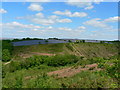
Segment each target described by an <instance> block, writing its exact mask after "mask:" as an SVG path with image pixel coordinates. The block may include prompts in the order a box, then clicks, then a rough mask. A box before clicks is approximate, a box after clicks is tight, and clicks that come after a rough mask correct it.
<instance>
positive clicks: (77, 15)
mask: <svg viewBox="0 0 120 90" xmlns="http://www.w3.org/2000/svg"><path fill="white" fill-rule="evenodd" d="M53 13H54V14H57V15H65V16H68V17H86V16H87V13H85V12H74V13H72V12H70V11H69V10H65V11H64V12H61V11H55V12H53Z"/></svg>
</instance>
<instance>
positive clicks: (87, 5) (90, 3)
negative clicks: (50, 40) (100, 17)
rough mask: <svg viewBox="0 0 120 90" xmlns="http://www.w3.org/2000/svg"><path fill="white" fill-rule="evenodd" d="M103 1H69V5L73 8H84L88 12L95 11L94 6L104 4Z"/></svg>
mask: <svg viewBox="0 0 120 90" xmlns="http://www.w3.org/2000/svg"><path fill="white" fill-rule="evenodd" d="M102 1H103V0H74V1H73V0H67V2H66V3H67V4H68V5H71V6H76V7H79V8H84V9H86V10H88V9H93V8H94V6H93V4H94V3H95V4H99V3H100V2H102Z"/></svg>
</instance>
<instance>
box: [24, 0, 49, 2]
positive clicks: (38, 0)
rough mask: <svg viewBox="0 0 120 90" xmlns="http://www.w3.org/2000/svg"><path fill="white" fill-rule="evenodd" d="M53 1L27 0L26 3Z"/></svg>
mask: <svg viewBox="0 0 120 90" xmlns="http://www.w3.org/2000/svg"><path fill="white" fill-rule="evenodd" d="M50 1H51V0H26V2H50Z"/></svg>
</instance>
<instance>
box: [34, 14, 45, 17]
mask: <svg viewBox="0 0 120 90" xmlns="http://www.w3.org/2000/svg"><path fill="white" fill-rule="evenodd" d="M35 16H36V17H38V18H44V15H43V13H37V14H35Z"/></svg>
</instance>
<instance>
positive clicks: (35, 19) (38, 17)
mask: <svg viewBox="0 0 120 90" xmlns="http://www.w3.org/2000/svg"><path fill="white" fill-rule="evenodd" d="M16 19H26V20H28V21H30V22H32V23H36V24H42V25H52V24H55V23H71V22H72V20H71V19H69V18H63V19H61V18H59V17H58V16H56V15H51V16H48V17H45V16H44V14H43V13H37V14H35V15H31V16H25V17H17V18H16Z"/></svg>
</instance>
